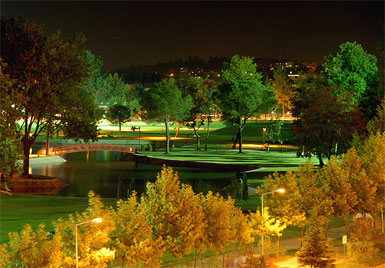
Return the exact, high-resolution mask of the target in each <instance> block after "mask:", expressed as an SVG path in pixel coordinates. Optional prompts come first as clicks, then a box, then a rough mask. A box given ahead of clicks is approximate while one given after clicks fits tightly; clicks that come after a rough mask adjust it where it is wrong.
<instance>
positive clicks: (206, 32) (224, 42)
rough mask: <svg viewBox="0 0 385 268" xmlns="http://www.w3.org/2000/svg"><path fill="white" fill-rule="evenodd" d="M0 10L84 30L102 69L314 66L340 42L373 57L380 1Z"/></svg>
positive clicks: (53, 26) (69, 30)
mask: <svg viewBox="0 0 385 268" xmlns="http://www.w3.org/2000/svg"><path fill="white" fill-rule="evenodd" d="M1 10H2V17H4V16H6V15H9V14H17V15H23V16H25V17H28V18H30V19H32V20H34V21H36V22H38V23H43V24H45V26H46V29H47V31H48V32H49V33H52V32H54V31H56V30H58V29H61V30H62V33H63V36H69V35H73V34H74V33H76V32H82V33H84V34H85V36H86V37H87V43H86V46H87V48H89V49H90V50H91V51H92V52H93V53H94V54H96V55H99V56H101V57H102V59H103V62H104V67H105V68H106V69H107V70H108V71H112V70H116V69H118V68H122V67H128V66H131V65H136V64H156V63H158V62H166V61H168V60H172V59H175V58H179V57H181V58H184V59H185V58H186V57H188V56H198V57H202V58H207V57H209V56H210V55H211V56H232V55H234V54H240V55H244V56H253V57H260V58H277V59H283V58H288V59H298V60H300V61H307V62H313V61H315V62H316V63H317V64H321V63H322V60H323V57H324V56H326V55H328V54H330V53H332V52H335V51H336V50H337V49H338V46H339V45H340V44H341V43H344V42H346V41H357V42H358V43H360V44H362V45H363V47H364V49H365V50H367V51H368V52H369V53H374V52H375V49H376V47H377V46H378V44H379V42H381V41H382V38H381V34H382V31H383V25H384V24H383V20H384V15H383V14H384V2H383V1H376V2H368V1H365V2H363V1H362V2H360V1H358V2H357V1H356V2H348V1H342V2H330V1H327V2H294V1H285V2H278V1H272V2H262V1H246V2H234V1H226V2H222V1H210V2H208V1H202V2H198V1H179V2H174V1H171V2H164V1H155V2H150V1H145V2H134V1H119V2H112V1H108V2H107V1H98V2H92V1H82V2H76V1H65V2H57V1H50V2H48V1H40V2H35V1H28V2H22V1H1Z"/></svg>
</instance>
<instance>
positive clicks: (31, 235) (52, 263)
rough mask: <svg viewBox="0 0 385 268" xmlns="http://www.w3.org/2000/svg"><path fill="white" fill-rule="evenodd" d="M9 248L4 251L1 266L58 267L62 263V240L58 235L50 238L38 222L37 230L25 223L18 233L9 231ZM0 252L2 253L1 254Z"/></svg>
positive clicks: (42, 225)
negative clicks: (3, 260)
mask: <svg viewBox="0 0 385 268" xmlns="http://www.w3.org/2000/svg"><path fill="white" fill-rule="evenodd" d="M8 244H9V250H8V251H6V250H5V251H4V252H3V254H4V255H5V256H1V257H0V260H1V259H5V263H3V265H2V266H1V267H49V268H54V267H60V266H61V265H62V258H63V252H62V241H61V236H60V235H54V236H53V237H52V238H51V237H50V236H49V232H47V231H45V230H44V224H40V225H39V227H38V229H37V231H36V232H34V231H33V230H32V227H31V226H30V225H29V224H27V225H26V226H25V227H24V228H23V230H22V231H21V232H20V234H18V233H15V232H14V233H9V243H8ZM3 254H2V255H3ZM0 263H1V262H0Z"/></svg>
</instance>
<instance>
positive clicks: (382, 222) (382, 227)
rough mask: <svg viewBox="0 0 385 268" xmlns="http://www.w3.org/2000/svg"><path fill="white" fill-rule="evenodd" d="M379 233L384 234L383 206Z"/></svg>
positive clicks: (382, 207)
mask: <svg viewBox="0 0 385 268" xmlns="http://www.w3.org/2000/svg"><path fill="white" fill-rule="evenodd" d="M381 232H382V233H384V206H381Z"/></svg>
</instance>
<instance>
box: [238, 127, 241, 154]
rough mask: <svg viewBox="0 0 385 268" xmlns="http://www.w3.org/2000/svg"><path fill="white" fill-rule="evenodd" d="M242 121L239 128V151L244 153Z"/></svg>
mask: <svg viewBox="0 0 385 268" xmlns="http://www.w3.org/2000/svg"><path fill="white" fill-rule="evenodd" d="M241 124H242V123H239V129H238V133H239V151H238V152H239V153H242V125H241Z"/></svg>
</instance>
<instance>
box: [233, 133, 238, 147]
mask: <svg viewBox="0 0 385 268" xmlns="http://www.w3.org/2000/svg"><path fill="white" fill-rule="evenodd" d="M238 140H239V129H238V131H237V135H236V136H235V140H234V142H233V147H232V148H233V149H235V148H236V147H237V142H238Z"/></svg>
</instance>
